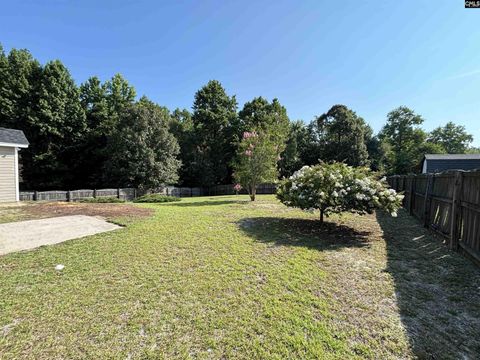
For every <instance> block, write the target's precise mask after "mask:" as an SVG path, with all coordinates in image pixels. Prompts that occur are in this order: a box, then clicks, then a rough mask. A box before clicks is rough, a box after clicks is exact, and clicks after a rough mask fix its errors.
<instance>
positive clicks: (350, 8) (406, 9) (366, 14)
mask: <svg viewBox="0 0 480 360" xmlns="http://www.w3.org/2000/svg"><path fill="white" fill-rule="evenodd" d="M0 42H1V43H2V44H3V46H4V47H5V49H6V50H7V51H8V50H9V49H11V48H12V47H15V48H27V49H29V50H30V51H31V52H32V53H33V55H34V56H35V57H36V58H37V59H39V60H40V61H41V62H46V61H48V60H50V59H57V58H58V59H60V60H61V61H62V62H63V63H64V64H66V66H67V67H68V68H69V69H70V71H71V73H72V75H73V77H74V78H75V80H76V81H77V82H78V83H81V82H82V81H84V80H86V79H87V78H88V77H89V76H92V75H97V76H99V77H100V78H101V79H103V80H105V79H107V78H109V77H111V76H112V75H113V74H115V73H121V74H122V75H124V76H125V77H126V78H127V79H128V81H129V82H131V83H132V84H133V85H134V86H135V88H136V89H137V92H138V94H139V95H142V94H145V95H147V96H148V97H149V98H151V99H152V100H154V101H156V102H158V103H159V104H161V105H165V106H168V107H169V108H171V109H174V108H176V107H186V108H190V107H191V105H192V102H193V95H194V93H195V91H196V90H198V89H199V88H200V87H201V86H202V85H204V84H205V83H206V82H207V81H208V80H210V79H218V80H220V81H221V82H222V84H223V85H224V86H225V88H226V89H227V91H228V93H229V94H236V95H237V99H238V102H239V105H240V106H242V105H243V103H244V102H245V101H248V100H250V99H252V98H253V97H255V96H259V95H262V96H264V97H267V98H269V99H271V98H274V97H277V98H279V100H280V101H281V103H282V104H283V105H285V106H286V108H287V110H288V113H289V116H290V118H291V119H302V120H304V121H306V122H309V121H310V120H311V119H313V117H314V116H315V115H320V114H322V113H323V112H325V111H327V110H328V109H329V108H330V106H332V105H334V104H345V105H347V106H349V107H350V108H352V109H353V110H355V111H356V112H357V113H358V114H359V115H360V116H362V117H363V118H364V119H365V120H366V121H367V122H368V123H369V124H371V125H372V126H373V128H374V129H375V130H376V131H378V130H380V128H381V126H382V125H383V123H384V122H385V118H386V114H387V113H388V112H389V111H390V110H392V109H393V108H395V107H397V106H399V105H406V106H409V107H411V108H413V109H414V110H415V111H416V112H417V113H419V114H421V115H423V116H424V118H425V120H426V121H425V124H424V127H425V128H426V129H427V130H431V129H432V128H434V127H436V126H438V125H442V124H444V123H446V122H447V121H453V122H455V123H457V124H462V125H465V126H466V127H467V129H468V131H469V132H471V133H473V134H474V136H475V145H477V146H480V96H479V95H480V9H465V8H464V1H463V0H443V1H442V0H437V1H431V0H416V1H413V0H411V1H398V0H397V1H386V0H384V1H381V0H374V1H373V0H372V1H368V0H363V1H360V0H351V1H347V0H342V1H333V0H332V1H328V2H327V1H318V0H317V1H281V0H276V1H250V2H247V1H173V0H172V1H169V2H162V1H153V0H152V1H141V0H138V1H121V0H117V1H86V0H82V1H60V0H57V1H48V0H42V1H31V0H24V1H21V2H20V1H8V2H6V1H5V2H3V4H2V11H1V12H0Z"/></svg>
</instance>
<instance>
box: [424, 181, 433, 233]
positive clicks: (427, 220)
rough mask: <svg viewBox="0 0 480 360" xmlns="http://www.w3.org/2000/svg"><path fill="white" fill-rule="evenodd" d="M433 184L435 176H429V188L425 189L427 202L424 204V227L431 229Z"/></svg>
mask: <svg viewBox="0 0 480 360" xmlns="http://www.w3.org/2000/svg"><path fill="white" fill-rule="evenodd" d="M432 184H433V174H428V175H427V186H426V188H425V201H424V203H423V226H425V227H427V228H428V227H429V226H430V210H431V206H430V192H431V190H432V189H431V187H432Z"/></svg>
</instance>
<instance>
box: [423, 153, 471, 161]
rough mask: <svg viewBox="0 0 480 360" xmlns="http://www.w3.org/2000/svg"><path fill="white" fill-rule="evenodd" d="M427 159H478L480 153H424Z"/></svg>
mask: <svg viewBox="0 0 480 360" xmlns="http://www.w3.org/2000/svg"><path fill="white" fill-rule="evenodd" d="M425 159H427V160H473V159H475V160H476V159H480V154H425Z"/></svg>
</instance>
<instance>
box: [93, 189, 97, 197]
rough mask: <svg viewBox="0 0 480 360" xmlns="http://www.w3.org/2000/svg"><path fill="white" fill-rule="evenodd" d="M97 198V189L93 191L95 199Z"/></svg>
mask: <svg viewBox="0 0 480 360" xmlns="http://www.w3.org/2000/svg"><path fill="white" fill-rule="evenodd" d="M96 197H97V189H93V198H94V199H95V198H96Z"/></svg>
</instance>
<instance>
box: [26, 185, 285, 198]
mask: <svg viewBox="0 0 480 360" xmlns="http://www.w3.org/2000/svg"><path fill="white" fill-rule="evenodd" d="M233 186H234V185H233V184H231V185H215V186H211V187H207V188H204V187H193V188H190V187H176V186H164V187H161V188H158V189H152V190H150V191H148V192H150V193H159V194H164V195H168V196H176V197H191V196H212V195H233V194H235V190H234V189H233ZM275 192H276V186H275V184H261V185H259V186H258V187H257V194H275ZM138 193H139V192H138V191H137V189H134V188H121V189H98V190H92V189H83V190H71V191H60V190H54V191H21V192H20V201H77V200H81V199H89V198H99V197H117V198H119V199H122V200H126V201H129V200H133V199H135V198H136V197H137V195H138ZM239 193H240V194H246V193H247V191H246V190H244V189H242V190H241V191H240V192H239Z"/></svg>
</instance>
